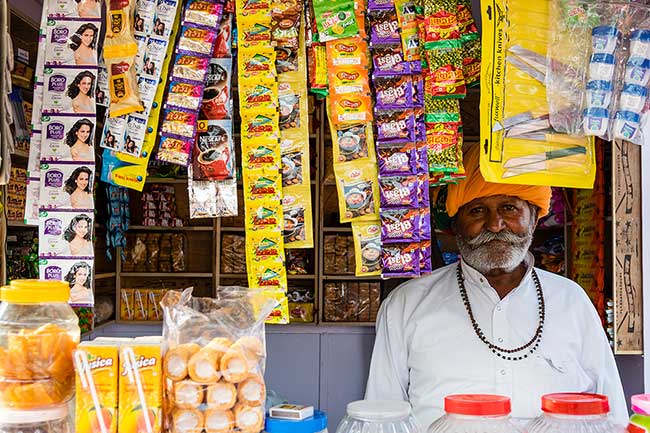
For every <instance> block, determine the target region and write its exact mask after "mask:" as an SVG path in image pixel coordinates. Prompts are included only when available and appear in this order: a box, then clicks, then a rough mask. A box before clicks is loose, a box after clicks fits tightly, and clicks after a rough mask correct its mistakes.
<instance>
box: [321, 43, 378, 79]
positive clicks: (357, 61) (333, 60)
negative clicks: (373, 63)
mask: <svg viewBox="0 0 650 433" xmlns="http://www.w3.org/2000/svg"><path fill="white" fill-rule="evenodd" d="M325 47H326V50H327V66H328V69H329V71H330V72H331V71H332V68H334V67H338V66H360V67H362V68H365V67H366V65H367V64H368V54H367V52H368V43H367V42H366V41H365V40H364V39H362V38H360V37H352V38H346V39H339V40H336V41H331V42H328V43H327V44H326V45H325Z"/></svg>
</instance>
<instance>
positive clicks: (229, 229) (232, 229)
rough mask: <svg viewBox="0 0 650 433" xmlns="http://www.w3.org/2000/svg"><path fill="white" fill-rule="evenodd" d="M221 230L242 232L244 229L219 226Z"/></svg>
mask: <svg viewBox="0 0 650 433" xmlns="http://www.w3.org/2000/svg"><path fill="white" fill-rule="evenodd" d="M221 231H222V232H226V233H232V232H235V233H244V231H245V230H244V228H243V227H221Z"/></svg>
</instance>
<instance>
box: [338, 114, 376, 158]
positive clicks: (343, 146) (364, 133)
mask: <svg viewBox="0 0 650 433" xmlns="http://www.w3.org/2000/svg"><path fill="white" fill-rule="evenodd" d="M330 130H331V131H332V140H333V143H332V146H333V149H332V150H333V153H334V161H336V162H346V161H353V160H355V159H361V158H370V159H371V160H373V161H374V159H375V153H374V151H375V149H374V145H373V138H372V125H371V124H369V123H364V124H363V125H352V126H345V127H341V128H339V129H334V128H333V127H332V126H331V125H330Z"/></svg>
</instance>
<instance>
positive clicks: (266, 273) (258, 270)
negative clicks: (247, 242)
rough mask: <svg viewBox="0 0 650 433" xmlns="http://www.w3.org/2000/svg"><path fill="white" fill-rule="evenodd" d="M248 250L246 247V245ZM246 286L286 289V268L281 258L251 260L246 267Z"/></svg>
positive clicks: (284, 290)
mask: <svg viewBox="0 0 650 433" xmlns="http://www.w3.org/2000/svg"><path fill="white" fill-rule="evenodd" d="M246 249H247V250H248V247H246ZM248 286H249V287H251V288H260V289H270V290H281V291H283V292H285V293H286V291H287V270H286V268H285V265H284V262H283V261H282V260H276V261H268V260H267V261H265V262H263V263H260V262H254V261H252V262H251V266H250V267H249V268H248Z"/></svg>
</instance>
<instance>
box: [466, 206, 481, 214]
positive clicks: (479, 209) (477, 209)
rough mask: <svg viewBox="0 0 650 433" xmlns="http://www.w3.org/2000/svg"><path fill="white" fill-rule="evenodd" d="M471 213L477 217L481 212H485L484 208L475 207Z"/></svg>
mask: <svg viewBox="0 0 650 433" xmlns="http://www.w3.org/2000/svg"><path fill="white" fill-rule="evenodd" d="M469 212H470V213H471V214H473V215H477V214H480V213H481V212H483V208H482V207H473V208H471V209H470V210H469Z"/></svg>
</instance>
